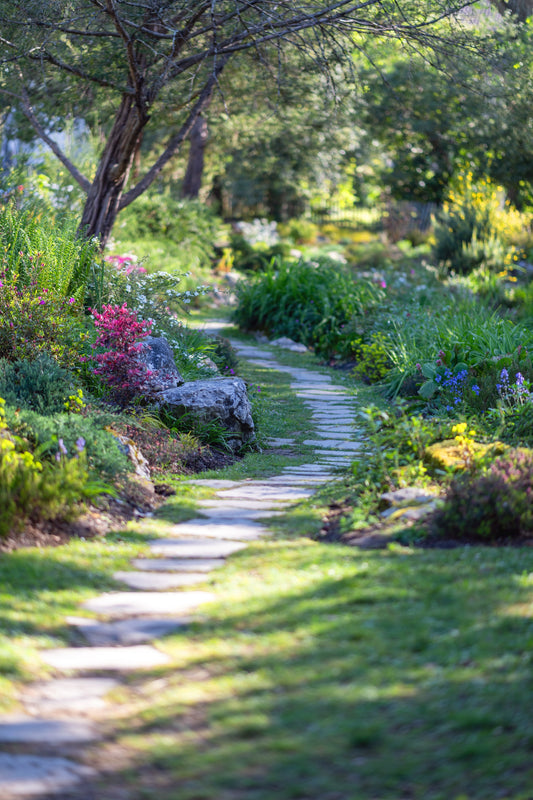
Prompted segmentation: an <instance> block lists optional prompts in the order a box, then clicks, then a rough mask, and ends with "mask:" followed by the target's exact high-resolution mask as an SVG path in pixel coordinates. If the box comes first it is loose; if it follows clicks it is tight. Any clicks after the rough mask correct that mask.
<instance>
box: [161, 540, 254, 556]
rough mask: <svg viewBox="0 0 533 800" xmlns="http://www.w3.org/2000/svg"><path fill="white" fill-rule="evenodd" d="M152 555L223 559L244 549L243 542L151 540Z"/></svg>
mask: <svg viewBox="0 0 533 800" xmlns="http://www.w3.org/2000/svg"><path fill="white" fill-rule="evenodd" d="M148 545H149V547H150V550H151V551H152V553H156V554H157V555H161V556H166V557H169V556H173V557H177V558H225V557H226V556H230V555H231V554H232V553H236V552H237V551H238V550H243V549H244V548H245V547H246V544H244V542H224V541H218V540H215V539H170V538H169V539H152V540H151V541H149V542H148Z"/></svg>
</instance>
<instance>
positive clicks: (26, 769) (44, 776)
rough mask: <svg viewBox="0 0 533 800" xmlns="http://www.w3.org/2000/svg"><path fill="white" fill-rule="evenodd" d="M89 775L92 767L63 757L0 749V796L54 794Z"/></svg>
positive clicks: (92, 771) (90, 775) (6, 799)
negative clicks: (0, 750) (7, 751)
mask: <svg viewBox="0 0 533 800" xmlns="http://www.w3.org/2000/svg"><path fill="white" fill-rule="evenodd" d="M93 775H94V770H92V769H90V768H89V767H85V766H82V765H81V764H75V763H74V762H73V761H69V760H68V759H66V758H57V757H45V756H31V755H15V754H11V753H0V795H1V797H2V798H4V800H9V798H10V797H11V798H14V797H42V796H43V795H44V794H48V795H49V794H51V793H52V794H55V793H57V792H60V791H63V790H65V789H71V788H72V787H74V786H76V785H77V784H78V783H81V781H83V780H87V778H90V777H92V776H93Z"/></svg>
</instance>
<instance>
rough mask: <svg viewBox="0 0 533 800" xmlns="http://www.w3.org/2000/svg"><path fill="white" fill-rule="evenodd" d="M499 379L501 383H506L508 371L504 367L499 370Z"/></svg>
mask: <svg viewBox="0 0 533 800" xmlns="http://www.w3.org/2000/svg"><path fill="white" fill-rule="evenodd" d="M500 380H501V382H502V383H507V382H508V381H509V373H508V372H507V370H506V369H505V367H504V368H503V369H502V371H501V372H500Z"/></svg>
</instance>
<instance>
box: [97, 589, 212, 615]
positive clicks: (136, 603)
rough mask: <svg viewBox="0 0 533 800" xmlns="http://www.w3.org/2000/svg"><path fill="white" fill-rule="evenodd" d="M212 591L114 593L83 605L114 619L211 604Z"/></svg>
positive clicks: (173, 611)
mask: <svg viewBox="0 0 533 800" xmlns="http://www.w3.org/2000/svg"><path fill="white" fill-rule="evenodd" d="M212 599H213V595H212V594H211V593H210V592H199V591H192V592H110V593H109V594H102V595H100V597H93V598H92V599H91V600H87V601H86V602H85V603H82V608H85V609H86V610H87V611H94V613H95V614H105V615H106V616H108V617H111V618H113V617H114V618H119V617H133V616H143V617H150V616H159V615H160V614H164V615H172V614H185V613H187V612H188V611H192V610H193V609H194V608H197V607H198V606H200V605H202V604H203V603H209V602H210V601H211V600H212Z"/></svg>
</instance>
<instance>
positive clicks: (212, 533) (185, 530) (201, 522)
mask: <svg viewBox="0 0 533 800" xmlns="http://www.w3.org/2000/svg"><path fill="white" fill-rule="evenodd" d="M172 532H173V533H175V534H176V536H195V537H196V536H198V537H204V538H208V539H217V540H218V539H221V540H229V541H232V540H233V541H237V542H238V541H240V542H244V541H255V540H256V539H260V538H261V537H262V536H265V535H266V534H267V533H268V528H265V526H264V525H260V524H259V523H258V522H252V521H251V520H246V519H229V520H225V521H223V522H216V521H215V520H213V519H195V520H192V521H190V522H182V523H180V524H179V525H174V526H173V528H172Z"/></svg>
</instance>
